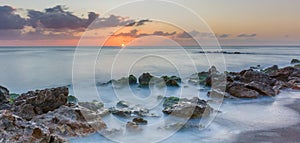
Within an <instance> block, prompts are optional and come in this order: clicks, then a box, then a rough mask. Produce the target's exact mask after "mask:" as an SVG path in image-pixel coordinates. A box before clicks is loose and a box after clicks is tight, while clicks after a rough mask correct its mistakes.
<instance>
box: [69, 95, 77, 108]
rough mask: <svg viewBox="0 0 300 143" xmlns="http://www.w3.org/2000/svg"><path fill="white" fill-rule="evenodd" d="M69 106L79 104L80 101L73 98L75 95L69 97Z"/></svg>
mask: <svg viewBox="0 0 300 143" xmlns="http://www.w3.org/2000/svg"><path fill="white" fill-rule="evenodd" d="M67 104H68V105H70V106H72V105H77V104H78V99H77V98H76V97H75V96H73V95H69V96H68V98H67Z"/></svg>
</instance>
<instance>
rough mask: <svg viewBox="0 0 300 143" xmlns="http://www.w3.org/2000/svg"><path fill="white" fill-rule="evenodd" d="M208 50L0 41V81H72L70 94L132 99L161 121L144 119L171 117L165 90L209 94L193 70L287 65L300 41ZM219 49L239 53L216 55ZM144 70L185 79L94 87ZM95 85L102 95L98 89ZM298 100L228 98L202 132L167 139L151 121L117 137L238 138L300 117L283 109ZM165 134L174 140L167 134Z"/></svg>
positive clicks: (110, 120) (24, 87)
mask: <svg viewBox="0 0 300 143" xmlns="http://www.w3.org/2000/svg"><path fill="white" fill-rule="evenodd" d="M204 50H205V51H209V53H208V54H204V53H201V51H203V49H201V48H199V47H184V48H178V47H125V48H120V47H104V48H102V49H101V50H99V48H97V47H80V48H76V47H0V66H1V70H0V84H1V85H3V86H5V87H8V88H9V89H10V91H11V92H15V93H22V92H26V91H28V90H35V89H41V88H48V87H56V86H64V85H68V86H69V87H70V93H71V94H73V95H75V96H77V97H78V98H79V100H81V101H90V100H93V99H96V100H101V101H103V102H104V103H105V106H106V107H111V106H114V105H115V104H116V103H117V102H118V101H119V100H127V101H131V102H133V103H138V104H141V105H144V106H146V107H148V108H150V109H151V111H152V112H154V113H157V114H159V115H161V117H159V118H158V119H152V118H146V119H147V120H148V121H149V124H150V125H153V124H156V123H158V122H163V121H164V120H165V118H164V117H163V114H162V113H161V105H160V103H157V102H158V101H156V99H157V96H159V95H164V96H182V95H183V96H184V97H194V96H198V97H200V98H202V99H208V98H207V97H206V92H207V90H208V89H204V88H203V87H200V86H194V85H190V84H188V83H187V82H185V81H186V79H187V77H188V76H190V75H191V74H193V73H195V72H199V71H206V70H208V68H209V67H210V66H212V65H216V66H217V68H218V69H219V70H221V71H224V70H227V71H240V70H242V69H247V68H249V67H251V66H256V65H260V66H261V67H262V68H265V67H268V66H272V65H274V64H276V65H279V66H286V65H289V63H290V61H291V59H293V58H298V59H299V58H300V47H284V46H282V47H222V49H217V48H214V47H208V48H205V49H204ZM220 50H223V51H226V52H228V53H231V52H239V53H240V54H219V53H214V52H217V51H220ZM74 59H75V60H74ZM143 72H150V73H151V74H153V75H156V76H161V75H176V76H180V77H182V78H183V81H184V82H183V85H182V86H181V87H182V88H168V89H164V90H155V89H140V88H138V87H131V88H120V87H118V88H114V87H112V86H110V85H108V86H97V87H96V88H95V86H94V85H95V83H97V82H107V81H108V80H110V79H118V78H121V77H123V76H127V75H128V74H134V75H136V76H139V75H141V74H142V73H143ZM72 73H73V74H72ZM72 81H73V82H74V83H73V82H72ZM74 85H76V86H74ZM73 87H79V88H80V89H81V90H80V92H78V93H79V94H75V93H74V91H73ZM183 87H184V88H183ZM95 89H96V91H97V94H95V93H94V90H95ZM76 93H77V92H76ZM295 98H300V93H299V92H296V91H283V92H282V93H281V94H280V95H278V96H276V97H275V98H261V99H255V100H226V101H224V102H223V104H222V106H221V108H220V110H221V111H222V112H221V113H220V114H218V116H217V117H216V118H215V120H213V122H212V123H211V124H209V126H208V127H207V128H206V129H204V130H199V129H187V130H181V131H178V132H176V133H175V134H172V136H170V137H169V135H170V133H168V132H167V131H163V130H157V128H150V127H149V128H148V127H146V128H145V129H144V131H143V132H142V133H141V134H129V135H128V134H126V136H125V135H124V136H121V137H120V138H119V140H122V141H123V142H147V141H148V142H150V141H162V142H167V143H171V142H191V143H194V142H232V141H233V140H234V138H235V137H236V136H237V135H238V134H239V133H240V132H244V131H249V130H259V129H271V128H278V127H285V126H289V125H293V124H295V123H297V122H298V119H299V115H298V114H297V113H296V112H294V111H293V110H290V109H288V108H286V107H284V105H285V104H289V103H291V102H293V100H294V99H295ZM212 106H213V105H212ZM104 120H105V122H106V123H107V124H108V126H109V127H111V128H124V124H125V123H126V122H127V120H128V119H123V120H122V121H121V123H116V122H115V121H117V120H116V119H115V117H114V116H112V115H109V116H107V117H105V118H104ZM283 121H284V122H283ZM160 135H165V137H168V138H166V139H165V140H161V139H162V138H161V136H160ZM157 139H160V140H157ZM71 142H75V143H80V142H84V143H87V142H112V141H110V140H109V139H106V138H105V137H103V136H101V135H100V134H94V135H91V136H88V137H84V138H74V139H72V140H71Z"/></svg>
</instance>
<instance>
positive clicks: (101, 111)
mask: <svg viewBox="0 0 300 143" xmlns="http://www.w3.org/2000/svg"><path fill="white" fill-rule="evenodd" d="M78 105H79V106H81V107H84V108H87V109H89V110H92V111H94V112H96V113H97V114H98V115H100V116H101V117H103V116H105V115H107V114H109V110H108V109H106V108H105V107H104V104H103V103H102V102H98V101H92V102H79V103H78Z"/></svg>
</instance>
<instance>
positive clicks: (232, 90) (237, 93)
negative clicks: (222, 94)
mask: <svg viewBox="0 0 300 143" xmlns="http://www.w3.org/2000/svg"><path fill="white" fill-rule="evenodd" d="M227 92H228V93H229V94H230V95H232V96H234V97H238V98H257V97H258V96H259V93H258V92H257V91H255V90H252V89H249V88H247V87H246V85H245V84H242V83H238V82H234V83H231V84H229V85H228V87H227Z"/></svg>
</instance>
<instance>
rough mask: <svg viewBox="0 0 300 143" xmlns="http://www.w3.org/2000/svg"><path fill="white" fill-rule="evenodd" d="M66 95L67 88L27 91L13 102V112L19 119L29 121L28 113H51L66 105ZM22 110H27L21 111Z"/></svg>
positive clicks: (67, 92)
mask: <svg viewBox="0 0 300 143" xmlns="http://www.w3.org/2000/svg"><path fill="white" fill-rule="evenodd" d="M68 94H69V91H68V88H67V87H58V88H52V89H44V90H36V91H29V92H27V93H24V94H21V95H20V96H19V97H18V98H17V99H16V100H15V104H14V111H16V113H17V114H18V115H20V116H21V117H24V118H26V119H27V120H30V119H31V118H32V117H33V116H31V117H30V116H28V115H27V114H28V112H30V113H32V114H33V113H35V114H37V115H40V114H44V113H47V112H48V111H53V110H55V109H57V108H59V107H60V106H61V105H65V104H66V103H67V98H68ZM24 108H26V109H28V110H23V109H24ZM19 111H21V112H19Z"/></svg>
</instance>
